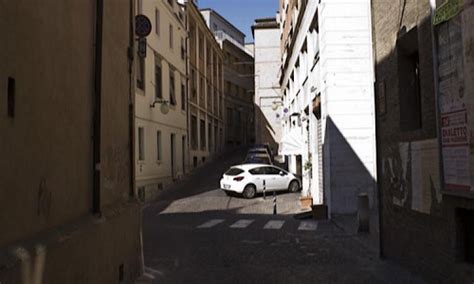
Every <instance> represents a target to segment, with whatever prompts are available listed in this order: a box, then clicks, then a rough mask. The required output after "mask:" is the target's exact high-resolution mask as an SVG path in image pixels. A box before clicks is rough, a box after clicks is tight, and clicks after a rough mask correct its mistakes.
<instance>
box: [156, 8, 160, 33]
mask: <svg viewBox="0 0 474 284" xmlns="http://www.w3.org/2000/svg"><path fill="white" fill-rule="evenodd" d="M155 33H156V34H157V35H160V10H158V9H155Z"/></svg>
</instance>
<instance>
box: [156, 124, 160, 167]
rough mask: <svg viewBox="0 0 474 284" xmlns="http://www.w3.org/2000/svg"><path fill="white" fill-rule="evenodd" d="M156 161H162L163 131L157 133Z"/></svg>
mask: <svg viewBox="0 0 474 284" xmlns="http://www.w3.org/2000/svg"><path fill="white" fill-rule="evenodd" d="M156 160H157V161H161V131H157V132H156Z"/></svg>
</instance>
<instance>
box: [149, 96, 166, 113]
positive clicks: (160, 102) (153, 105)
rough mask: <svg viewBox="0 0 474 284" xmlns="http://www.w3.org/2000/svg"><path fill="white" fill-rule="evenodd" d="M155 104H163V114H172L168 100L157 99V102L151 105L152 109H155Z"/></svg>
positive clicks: (161, 109)
mask: <svg viewBox="0 0 474 284" xmlns="http://www.w3.org/2000/svg"><path fill="white" fill-rule="evenodd" d="M155 104H161V106H160V111H161V113H162V114H165V115H166V114H168V112H170V106H169V104H168V101H167V100H163V99H160V98H155V100H154V101H153V102H152V103H151V105H150V108H154V107H155Z"/></svg>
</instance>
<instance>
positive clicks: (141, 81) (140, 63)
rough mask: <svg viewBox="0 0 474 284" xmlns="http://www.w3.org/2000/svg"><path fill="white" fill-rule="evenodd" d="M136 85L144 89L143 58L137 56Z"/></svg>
mask: <svg viewBox="0 0 474 284" xmlns="http://www.w3.org/2000/svg"><path fill="white" fill-rule="evenodd" d="M138 58H139V59H138V60H137V62H138V70H137V87H138V88H139V89H141V90H145V58H142V57H138Z"/></svg>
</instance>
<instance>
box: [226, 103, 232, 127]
mask: <svg viewBox="0 0 474 284" xmlns="http://www.w3.org/2000/svg"><path fill="white" fill-rule="evenodd" d="M232 116H233V113H232V109H231V108H230V107H228V108H227V127H232Z"/></svg>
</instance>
